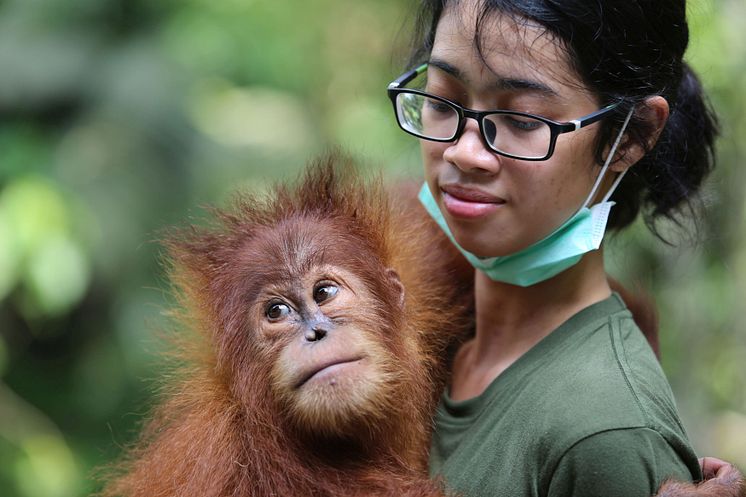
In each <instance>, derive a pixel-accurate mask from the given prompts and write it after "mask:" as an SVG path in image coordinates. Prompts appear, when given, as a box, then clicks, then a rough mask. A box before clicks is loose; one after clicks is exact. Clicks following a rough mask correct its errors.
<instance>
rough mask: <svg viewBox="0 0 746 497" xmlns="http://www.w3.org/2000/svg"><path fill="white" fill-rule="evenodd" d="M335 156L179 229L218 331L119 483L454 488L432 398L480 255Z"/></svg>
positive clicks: (465, 327) (187, 357) (192, 491)
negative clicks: (432, 452)
mask: <svg viewBox="0 0 746 497" xmlns="http://www.w3.org/2000/svg"><path fill="white" fill-rule="evenodd" d="M335 162H337V159H334V158H329V159H327V160H326V161H320V162H319V163H318V164H316V165H315V166H314V167H311V168H310V169H309V170H308V172H307V174H306V177H305V179H304V181H302V182H301V183H300V184H298V185H297V186H294V187H290V188H288V187H282V186H281V187H277V188H276V189H275V190H274V191H272V192H271V194H269V195H268V196H266V197H263V198H259V197H244V198H241V199H239V200H238V201H237V202H236V205H235V206H234V208H232V209H230V210H228V211H225V212H219V213H218V214H217V217H218V220H219V224H217V225H216V226H213V227H211V228H193V229H191V230H189V231H184V232H181V233H178V234H177V235H176V236H173V237H172V238H171V241H170V242H168V248H169V254H170V258H171V261H172V280H173V281H174V283H175V286H176V289H177V290H178V294H179V296H180V298H181V308H182V310H183V312H184V313H185V315H184V316H182V320H183V321H184V322H185V324H186V325H187V326H188V327H189V328H191V329H193V330H195V331H197V332H198V334H199V335H201V338H202V341H201V343H198V344H196V345H192V344H189V342H186V343H185V344H183V345H182V347H181V349H182V350H181V355H182V360H183V362H184V363H185V365H186V366H185V367H184V368H183V369H182V370H181V371H179V373H178V374H177V375H175V376H174V377H177V378H180V379H179V380H178V384H177V385H173V386H172V387H173V388H172V393H171V395H170V397H169V398H168V400H166V402H165V403H164V404H163V405H162V406H160V408H159V409H158V410H157V412H156V415H155V416H154V418H153V419H152V420H151V421H150V422H149V424H148V425H147V426H146V429H145V432H144V434H143V436H142V438H141V440H140V442H139V444H138V445H137V446H136V448H135V449H134V450H133V451H132V452H131V453H130V454H129V457H128V460H127V461H126V462H125V463H124V464H123V465H122V466H121V467H120V468H119V472H118V473H119V476H117V477H115V478H114V479H112V480H111V481H110V482H109V484H108V486H107V487H106V488H105V491H104V495H106V496H115V495H123V496H128V497H135V496H137V497H161V496H163V497H165V496H169V497H177V496H178V497H227V496H236V497H238V496H240V497H248V496H257V497H260V496H261V497H264V496H275V495H276V496H283V497H293V496H348V495H353V496H354V495H361V496H362V495H366V496H368V495H390V496H392V497H393V496H434V495H441V494H440V492H439V491H438V485H436V484H434V483H432V482H430V481H429V480H428V479H427V471H426V463H427V449H428V444H429V432H430V429H431V414H432V412H433V410H434V408H435V404H436V402H437V399H438V395H439V393H440V392H441V391H442V388H443V387H444V380H445V378H446V372H447V363H446V359H447V357H448V356H449V353H448V352H449V347H451V346H453V345H454V344H455V343H456V342H457V341H459V340H460V339H462V338H464V337H465V336H466V334H467V333H468V332H469V330H470V328H471V325H470V322H469V319H468V317H467V316H469V315H470V313H468V312H466V309H467V306H469V305H470V302H471V286H472V281H471V280H472V277H471V271H469V270H466V268H465V266H463V265H461V264H462V263H461V262H460V258H459V257H458V256H457V255H456V252H455V251H454V250H453V249H451V248H450V244H449V243H448V242H447V240H445V238H444V237H443V236H441V235H440V234H439V233H438V232H437V231H434V230H429V229H426V228H425V227H424V226H423V225H422V223H426V222H429V221H428V220H427V219H426V218H425V217H424V216H419V215H414V216H412V215H409V214H407V213H404V212H398V211H397V207H395V206H393V205H391V204H390V203H389V202H388V200H387V197H386V195H385V194H384V191H383V189H382V188H381V186H380V185H370V184H368V185H366V184H364V183H363V182H362V181H360V180H359V178H357V177H356V175H355V173H354V170H353V169H352V168H351V167H350V166H349V165H345V164H342V165H339V164H334V163H335ZM394 220H396V222H393V221H394ZM404 288H406V289H407V291H406V294H405V292H404Z"/></svg>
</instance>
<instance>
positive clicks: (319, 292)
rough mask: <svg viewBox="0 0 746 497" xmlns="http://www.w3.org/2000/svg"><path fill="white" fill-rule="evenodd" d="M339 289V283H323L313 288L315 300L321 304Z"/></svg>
mask: <svg viewBox="0 0 746 497" xmlns="http://www.w3.org/2000/svg"><path fill="white" fill-rule="evenodd" d="M338 291H339V287H338V286H337V285H334V284H331V283H322V284H321V285H319V286H317V287H316V288H315V289H314V290H313V300H314V302H316V303H317V304H321V303H322V302H325V301H327V300H329V299H331V298H333V297H334V296H335V295H336V294H337V292H338Z"/></svg>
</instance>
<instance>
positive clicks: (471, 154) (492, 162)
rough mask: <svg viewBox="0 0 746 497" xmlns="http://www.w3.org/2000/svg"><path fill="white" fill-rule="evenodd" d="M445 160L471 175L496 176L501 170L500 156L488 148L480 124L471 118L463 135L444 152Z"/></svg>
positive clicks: (466, 123)
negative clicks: (480, 130)
mask: <svg viewBox="0 0 746 497" xmlns="http://www.w3.org/2000/svg"><path fill="white" fill-rule="evenodd" d="M443 159H444V160H446V161H447V162H450V163H452V164H454V165H455V166H456V167H458V168H459V169H461V170H462V171H464V172H469V173H481V174H495V173H497V171H498V170H499V169H500V156H499V155H497V154H496V153H494V152H493V151H492V150H490V148H488V147H487V145H486V144H485V143H484V138H482V135H481V133H480V132H479V124H478V123H477V121H475V120H474V119H470V118H467V119H466V122H465V124H464V129H463V131H462V132H461V135H460V136H459V137H458V138H457V139H456V141H454V142H453V143H452V144H451V145H449V146H448V147H447V148H446V149H445V150H444V151H443Z"/></svg>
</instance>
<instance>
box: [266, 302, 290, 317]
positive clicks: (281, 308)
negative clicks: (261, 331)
mask: <svg viewBox="0 0 746 497" xmlns="http://www.w3.org/2000/svg"><path fill="white" fill-rule="evenodd" d="M265 314H266V316H267V318H268V319H269V320H270V321H279V320H280V319H283V318H285V317H287V316H288V314H290V306H289V305H287V304H283V303H280V302H275V303H272V304H269V306H267V310H266V312H265Z"/></svg>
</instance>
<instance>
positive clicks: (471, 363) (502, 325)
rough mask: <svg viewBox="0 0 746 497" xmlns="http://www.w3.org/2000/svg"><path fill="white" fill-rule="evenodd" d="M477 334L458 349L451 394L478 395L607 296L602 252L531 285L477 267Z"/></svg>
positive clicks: (456, 396) (462, 397) (468, 396)
mask: <svg viewBox="0 0 746 497" xmlns="http://www.w3.org/2000/svg"><path fill="white" fill-rule="evenodd" d="M475 295H476V334H475V336H474V339H473V340H470V341H469V342H468V343H466V344H465V345H464V347H463V348H462V349H461V350H460V351H459V353H458V355H457V357H456V363H455V364H454V374H453V378H452V385H451V396H452V397H454V398H455V399H456V400H463V399H466V398H470V397H473V396H475V395H479V394H480V393H481V392H482V391H483V390H484V388H486V387H487V385H489V383H491V382H492V380H494V379H495V378H496V377H497V376H498V375H499V374H500V373H502V372H503V371H504V370H505V369H507V368H508V367H509V366H510V365H511V364H513V363H514V362H515V361H516V360H518V358H520V357H521V356H522V355H523V354H525V353H526V352H528V350H529V349H531V348H532V347H533V346H534V345H536V344H537V343H538V342H539V341H541V339H542V338H544V337H546V336H547V335H549V334H550V333H551V332H552V331H553V330H555V329H556V328H557V327H558V326H559V325H561V324H562V323H564V322H565V321H567V319H569V318H570V317H571V316H573V315H574V314H576V313H577V312H579V311H580V310H582V309H584V308H586V307H588V306H589V305H591V304H594V303H596V302H600V301H601V300H604V299H605V298H607V297H609V295H611V290H610V288H609V285H608V282H607V279H606V273H605V271H604V266H603V253H602V251H601V250H596V251H593V252H589V253H588V254H586V255H584V256H583V258H582V259H581V260H580V262H579V263H578V264H576V265H575V266H573V267H571V268H570V269H568V270H566V271H564V272H562V273H560V274H558V275H557V276H554V277H553V278H551V279H549V280H546V281H543V282H541V283H538V284H536V285H533V286H529V287H519V286H515V285H509V284H506V283H501V282H496V281H492V280H490V279H489V278H488V277H487V276H486V275H485V274H484V273H482V272H480V271H477V274H476V284H475Z"/></svg>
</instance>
